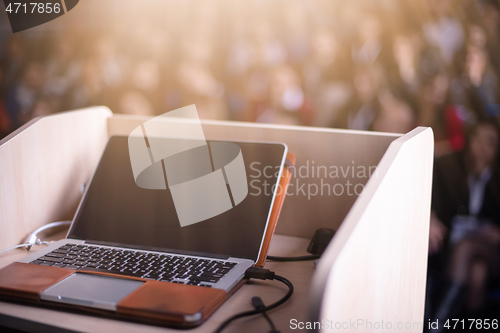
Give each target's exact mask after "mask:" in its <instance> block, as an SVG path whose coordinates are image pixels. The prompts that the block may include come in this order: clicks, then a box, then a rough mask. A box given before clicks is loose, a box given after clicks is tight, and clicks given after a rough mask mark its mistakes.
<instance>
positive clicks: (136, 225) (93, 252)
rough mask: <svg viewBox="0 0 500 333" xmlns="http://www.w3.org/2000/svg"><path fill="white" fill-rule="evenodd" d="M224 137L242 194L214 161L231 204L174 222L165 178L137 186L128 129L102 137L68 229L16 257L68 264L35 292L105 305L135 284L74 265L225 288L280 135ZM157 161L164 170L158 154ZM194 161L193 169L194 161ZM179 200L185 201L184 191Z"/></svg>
mask: <svg viewBox="0 0 500 333" xmlns="http://www.w3.org/2000/svg"><path fill="white" fill-rule="evenodd" d="M170 140H175V139H170ZM212 143H216V141H208V145H211V144H212ZM170 144H172V143H170ZM233 144H234V145H236V146H237V148H238V149H239V150H240V152H241V156H242V158H243V165H244V175H245V178H246V182H247V185H248V188H247V194H246V196H244V198H243V199H242V198H241V197H240V198H239V199H238V201H236V200H235V196H234V195H233V196H231V186H230V184H231V182H230V181H231V179H230V178H231V177H232V176H231V171H230V168H227V167H226V168H224V167H221V168H222V169H223V176H224V180H225V186H227V191H228V193H229V196H230V198H231V207H230V209H227V210H225V211H223V212H222V213H220V214H218V215H215V216H212V217H210V218H207V219H202V220H201V221H199V222H196V223H191V224H187V225H186V224H185V223H184V225H183V224H182V223H181V219H182V217H181V216H180V215H179V209H178V208H179V204H178V203H179V198H181V199H182V198H183V197H182V195H181V196H179V192H176V193H174V192H175V191H177V190H174V187H173V186H171V187H170V188H169V186H168V185H169V184H168V181H167V179H165V181H166V182H167V184H166V185H167V186H165V188H158V189H151V188H144V186H143V187H141V186H138V185H137V181H136V178H135V177H134V173H133V170H132V168H133V166H132V165H131V159H130V154H129V145H128V138H127V137H126V136H113V137H111V138H110V139H109V141H108V144H107V146H106V148H105V151H104V153H103V155H102V157H101V160H100V162H99V165H98V167H97V169H96V171H95V173H94V175H93V177H92V180H91V182H90V184H89V185H88V186H87V190H86V192H85V194H84V196H83V198H82V201H81V203H80V205H79V207H78V210H77V213H76V215H75V217H74V219H73V222H72V224H71V227H70V229H69V232H68V235H67V238H66V239H63V240H60V241H57V242H55V243H53V244H51V245H50V246H48V247H46V248H44V249H42V250H39V251H37V252H36V253H33V254H32V255H29V256H27V257H26V258H24V259H23V260H21V261H20V262H24V263H31V264H35V265H47V266H54V267H62V268H66V269H72V270H74V271H75V274H72V275H70V276H69V277H68V278H66V279H64V280H63V281H61V282H59V283H58V284H56V285H54V286H52V287H50V288H48V289H47V290H45V291H44V292H43V293H42V294H41V298H42V300H46V301H53V302H61V303H69V304H76V305H83V306H89V307H95V308H99V309H105V310H111V311H114V310H116V304H117V303H118V302H119V301H120V300H122V299H123V298H124V297H126V296H127V295H128V294H130V293H131V292H133V291H134V290H135V289H137V288H138V287H140V286H141V285H142V284H143V283H144V282H142V281H140V280H132V279H120V278H113V277H109V276H99V275H92V274H78V272H82V271H87V272H88V271H95V272H107V273H114V274H118V275H123V276H133V277H140V278H144V279H154V280H158V281H165V283H182V284H190V285H197V286H202V287H207V288H218V289H223V290H225V291H226V292H227V291H229V290H230V289H231V288H232V287H234V286H235V285H236V283H238V281H240V280H241V279H242V278H243V276H244V274H245V271H246V269H247V268H249V267H251V266H252V265H254V263H255V262H256V261H257V259H258V258H259V255H260V252H261V248H262V245H263V240H264V236H265V233H266V230H267V225H268V222H269V218H270V213H271V207H272V205H273V203H274V200H275V195H276V188H277V187H278V183H279V179H280V177H281V172H282V169H283V167H284V164H285V158H286V155H287V147H286V145H284V144H281V143H255V142H233ZM214 147H215V146H214ZM211 159H212V160H211V166H212V170H213V171H214V172H215V171H216V170H215V169H217V166H215V168H214V160H213V156H212V157H211ZM195 162H196V161H195ZM198 162H199V161H198ZM198 162H196V163H198ZM162 163H163V162H162ZM182 163H185V161H184V162H182ZM189 163H191V164H192V163H193V161H191V162H189ZM189 163H188V164H189ZM162 165H163V170H164V171H165V170H166V169H165V168H166V166H165V163H163V164H162ZM174 167H175V166H174ZM177 167H178V166H177ZM224 169H225V171H224ZM177 170H182V168H180V169H179V168H177ZM196 170H198V171H199V167H196ZM240 175H241V173H240ZM181 178H182V177H181ZM197 179H198V178H197ZM181 194H182V192H181ZM174 199H175V200H174ZM184 199H187V200H189V199H190V196H185V198H184ZM198 199H199V198H198ZM176 200H177V201H176ZM176 208H177V209H176ZM183 209H186V206H185V205H184V206H183ZM191 319H192V320H193V321H195V320H197V319H199V318H191Z"/></svg>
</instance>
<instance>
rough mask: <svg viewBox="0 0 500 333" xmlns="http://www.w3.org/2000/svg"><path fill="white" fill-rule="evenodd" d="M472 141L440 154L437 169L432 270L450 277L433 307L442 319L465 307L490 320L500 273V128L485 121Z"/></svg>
mask: <svg viewBox="0 0 500 333" xmlns="http://www.w3.org/2000/svg"><path fill="white" fill-rule="evenodd" d="M468 139H469V140H468V143H467V146H466V148H465V149H464V150H463V151H460V152H456V153H453V154H450V155H446V156H443V157H441V158H438V159H437V160H436V162H435V167H434V184H433V196H432V216H431V223H430V234H429V253H430V255H431V257H433V258H434V261H433V260H431V262H430V268H429V269H430V270H432V269H437V270H439V271H440V272H441V273H442V274H443V275H444V277H445V279H446V284H445V288H444V289H443V290H444V294H443V295H442V297H441V299H440V300H439V301H438V302H437V306H436V308H435V311H433V313H434V318H435V319H439V321H440V322H441V323H443V322H445V321H446V319H448V318H456V316H457V315H459V314H460V311H461V307H465V311H466V316H468V317H469V318H487V317H486V315H485V314H484V313H483V312H482V311H483V310H485V307H486V294H487V290H488V285H489V283H491V282H493V283H498V282H499V281H498V279H499V277H500V172H499V166H498V161H499V144H500V132H499V129H498V126H497V124H496V123H495V122H494V121H491V120H482V121H479V122H478V123H477V124H476V125H475V126H474V127H473V128H472V130H471V132H470V135H469V138H468ZM439 260H444V261H445V266H446V269H445V271H444V272H443V271H442V266H443V264H436V263H437V262H440V261H439ZM441 262H442V261H441ZM433 266H434V267H433ZM435 266H438V267H435ZM454 316H455V317H454Z"/></svg>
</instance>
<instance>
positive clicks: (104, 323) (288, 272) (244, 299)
mask: <svg viewBox="0 0 500 333" xmlns="http://www.w3.org/2000/svg"><path fill="white" fill-rule="evenodd" d="M58 236H61V234H59V235H55V236H52V237H49V238H47V239H59V238H60V237H58ZM308 243H309V240H308V239H305V238H299V237H290V236H282V235H275V237H274V238H273V240H272V242H271V247H270V254H272V255H277V256H295V255H305V254H307V252H306V248H307V245H308ZM36 249H37V248H36V247H35V248H34V249H33V250H36ZM33 250H32V251H33ZM28 253H31V252H27V251H26V250H23V249H19V250H14V251H11V252H9V253H7V254H5V255H0V268H1V267H4V266H6V265H8V264H10V263H11V262H14V261H17V260H21V259H22V258H23V257H24V256H26V255H27V254H28ZM265 268H268V269H271V270H273V271H275V272H276V274H278V275H282V276H284V277H286V278H288V279H289V280H290V281H292V283H293V284H294V287H295V292H294V293H293V295H292V298H291V299H290V300H289V301H288V302H287V303H285V304H284V305H282V306H281V307H279V308H278V309H276V310H273V311H270V312H269V315H270V316H271V318H272V319H273V322H274V323H275V325H276V326H277V327H278V329H279V330H281V332H288V331H289V327H290V325H289V322H290V319H292V318H299V319H300V320H304V319H305V315H306V305H307V297H308V291H309V285H310V281H311V278H312V275H313V273H314V269H315V268H314V263H313V262H312V261H308V262H296V263H293V262H291V263H277V262H267V263H266V264H265ZM287 290H288V289H287V287H286V286H285V285H284V284H282V283H280V282H278V281H252V282H249V283H248V284H246V285H244V286H243V287H241V289H240V290H239V291H238V292H237V293H235V294H234V295H233V296H232V297H231V298H230V299H229V300H228V301H227V302H226V303H224V304H223V305H222V306H221V307H220V308H219V309H218V310H217V311H216V312H215V314H214V315H213V316H212V317H210V318H209V319H208V321H207V322H205V323H204V324H203V325H202V326H200V327H198V328H195V329H190V330H188V331H186V330H176V329H167V328H164V327H159V326H150V325H143V324H138V323H131V322H125V321H119V320H111V319H104V318H98V317H93V316H88V315H82V314H75V313H70V312H62V311H55V310H51V309H46V308H39V307H32V306H26V305H21V304H16V303H8V302H0V326H1V325H2V324H3V325H8V326H10V327H14V328H17V329H23V330H24V329H27V330H29V328H30V323H29V321H31V322H34V324H35V325H33V323H31V326H32V327H35V329H34V330H32V331H33V332H38V330H39V329H40V327H41V326H40V325H50V326H55V327H56V328H62V329H66V330H75V331H78V332H102V333H108V332H123V333H127V332H130V333H140V332H152V333H153V332H192V333H201V332H213V331H214V330H215V329H216V328H217V327H218V326H219V325H220V323H222V322H223V321H224V320H225V319H227V318H229V317H230V316H232V315H233V314H235V313H236V312H240V311H248V310H252V309H253V307H252V303H251V299H252V297H254V296H260V297H261V298H262V300H263V301H264V303H265V304H271V303H273V302H275V301H277V300H278V299H280V298H281V297H283V296H284V295H285V293H286V292H287ZM15 319H24V320H25V321H28V322H23V321H19V320H15ZM269 330H270V328H269V324H268V323H267V321H266V320H265V319H264V317H262V316H254V317H249V318H242V319H239V320H237V321H235V322H234V323H233V324H231V325H229V326H228V327H227V329H225V330H224V332H268V331H269Z"/></svg>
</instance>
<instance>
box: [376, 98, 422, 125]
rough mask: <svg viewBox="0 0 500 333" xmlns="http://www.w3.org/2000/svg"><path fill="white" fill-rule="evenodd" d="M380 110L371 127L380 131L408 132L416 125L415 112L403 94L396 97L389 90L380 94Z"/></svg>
mask: <svg viewBox="0 0 500 333" xmlns="http://www.w3.org/2000/svg"><path fill="white" fill-rule="evenodd" d="M378 99H379V101H380V108H379V112H378V113H377V114H376V116H375V119H374V120H373V124H372V126H371V129H372V130H374V131H378V132H390V133H407V132H409V131H411V130H412V129H413V128H414V127H415V114H414V111H413V110H412V107H411V105H410V104H409V103H408V102H406V101H405V99H404V98H403V97H402V96H398V97H396V96H395V94H394V93H393V92H391V91H389V90H386V91H383V92H381V93H380V94H379V96H378Z"/></svg>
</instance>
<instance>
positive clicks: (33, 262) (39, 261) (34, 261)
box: [30, 260, 43, 265]
mask: <svg viewBox="0 0 500 333" xmlns="http://www.w3.org/2000/svg"><path fill="white" fill-rule="evenodd" d="M42 262H43V261H41V260H33V261H32V262H30V264H34V265H38V264H41V263H42Z"/></svg>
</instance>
